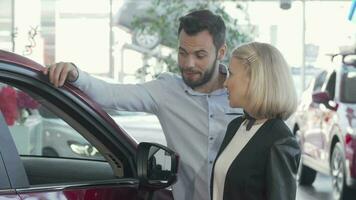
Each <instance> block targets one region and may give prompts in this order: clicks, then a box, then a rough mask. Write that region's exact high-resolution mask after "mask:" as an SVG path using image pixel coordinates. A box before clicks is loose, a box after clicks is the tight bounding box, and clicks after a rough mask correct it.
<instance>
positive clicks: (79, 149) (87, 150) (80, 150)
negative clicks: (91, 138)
mask: <svg viewBox="0 0 356 200" xmlns="http://www.w3.org/2000/svg"><path fill="white" fill-rule="evenodd" d="M68 145H69V148H70V149H71V150H72V151H73V152H74V153H75V154H78V155H80V156H84V157H94V156H98V155H99V151H98V150H97V149H96V148H95V147H93V146H92V145H91V144H81V143H78V142H74V141H68Z"/></svg>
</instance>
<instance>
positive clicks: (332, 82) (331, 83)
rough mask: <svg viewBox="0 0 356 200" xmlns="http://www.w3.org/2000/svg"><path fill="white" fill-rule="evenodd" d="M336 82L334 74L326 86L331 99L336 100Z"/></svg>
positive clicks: (334, 73)
mask: <svg viewBox="0 0 356 200" xmlns="http://www.w3.org/2000/svg"><path fill="white" fill-rule="evenodd" d="M335 82H336V72H333V73H332V74H331V75H330V77H329V80H328V82H327V84H326V88H325V90H326V91H327V92H328V93H329V97H330V99H334V98H335Z"/></svg>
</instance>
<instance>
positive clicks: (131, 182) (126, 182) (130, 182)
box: [16, 178, 139, 194]
mask: <svg viewBox="0 0 356 200" xmlns="http://www.w3.org/2000/svg"><path fill="white" fill-rule="evenodd" d="M138 185H139V181H138V180H137V179H130V178H125V179H115V180H106V181H92V182H86V183H73V184H63V185H59V186H58V185H43V186H34V187H30V188H22V189H17V190H16V191H17V192H18V193H19V194H21V193H34V192H49V191H63V190H68V189H81V188H84V189H88V188H91V187H95V188H97V187H108V186H109V187H132V188H138Z"/></svg>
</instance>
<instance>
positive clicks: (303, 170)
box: [294, 128, 316, 185]
mask: <svg viewBox="0 0 356 200" xmlns="http://www.w3.org/2000/svg"><path fill="white" fill-rule="evenodd" d="M297 132H298V128H296V129H295V130H294V135H295V137H296V139H297V142H298V143H299V146H301V144H300V136H299V134H297ZM315 178H316V171H315V170H313V169H312V168H310V167H308V166H305V165H304V164H303V159H302V157H301V158H300V162H299V167H298V172H297V182H298V183H299V185H311V184H313V182H314V181H315Z"/></svg>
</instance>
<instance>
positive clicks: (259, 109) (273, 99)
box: [232, 42, 297, 120]
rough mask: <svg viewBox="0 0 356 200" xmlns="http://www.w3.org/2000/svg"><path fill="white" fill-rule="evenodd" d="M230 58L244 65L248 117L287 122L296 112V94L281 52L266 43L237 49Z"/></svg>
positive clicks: (255, 43) (252, 44) (248, 44)
mask: <svg viewBox="0 0 356 200" xmlns="http://www.w3.org/2000/svg"><path fill="white" fill-rule="evenodd" d="M232 56H233V57H234V58H237V59H240V60H241V61H242V62H243V63H244V64H245V66H246V69H247V73H248V75H249V78H250V82H249V85H248V89H247V98H248V99H249V102H250V103H249V105H248V107H249V112H250V113H249V114H250V115H251V116H253V117H255V118H268V119H271V118H281V119H283V120H286V119H288V118H289V117H290V116H291V115H292V114H293V113H294V111H295V110H296V107H297V94H296V91H295V87H294V83H293V79H292V76H291V74H290V69H289V67H288V64H287V62H286V60H285V59H284V57H283V55H282V54H281V52H280V51H279V50H278V49H277V48H275V47H274V46H272V45H270V44H266V43H259V42H252V43H247V44H243V45H241V46H239V47H237V48H236V49H235V50H234V51H233V53H232Z"/></svg>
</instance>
